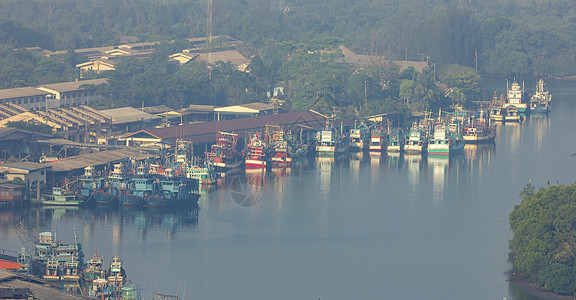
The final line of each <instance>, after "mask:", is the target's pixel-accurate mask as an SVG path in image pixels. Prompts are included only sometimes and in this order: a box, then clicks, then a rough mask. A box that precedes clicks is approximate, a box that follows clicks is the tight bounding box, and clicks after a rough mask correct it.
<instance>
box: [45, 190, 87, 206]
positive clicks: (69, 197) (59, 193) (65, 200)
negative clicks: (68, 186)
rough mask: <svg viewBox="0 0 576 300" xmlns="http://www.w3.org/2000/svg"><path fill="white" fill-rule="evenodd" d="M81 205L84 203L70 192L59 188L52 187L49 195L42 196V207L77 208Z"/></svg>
mask: <svg viewBox="0 0 576 300" xmlns="http://www.w3.org/2000/svg"><path fill="white" fill-rule="evenodd" d="M82 203H84V201H82V200H78V199H76V195H75V194H74V193H73V192H72V191H68V190H63V189H62V188H61V187H56V186H55V187H53V188H52V194H51V195H42V204H44V205H58V206H78V205H80V204H82Z"/></svg>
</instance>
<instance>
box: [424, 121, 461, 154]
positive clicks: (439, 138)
mask: <svg viewBox="0 0 576 300" xmlns="http://www.w3.org/2000/svg"><path fill="white" fill-rule="evenodd" d="M465 143H466V142H465V141H464V139H463V138H462V137H460V136H458V134H456V133H454V132H452V131H451V130H449V128H448V127H447V126H446V125H445V124H442V123H441V124H438V125H436V126H434V133H433V135H432V137H431V138H430V141H429V143H428V154H429V155H440V156H449V155H452V154H456V153H461V152H463V151H464V145H465Z"/></svg>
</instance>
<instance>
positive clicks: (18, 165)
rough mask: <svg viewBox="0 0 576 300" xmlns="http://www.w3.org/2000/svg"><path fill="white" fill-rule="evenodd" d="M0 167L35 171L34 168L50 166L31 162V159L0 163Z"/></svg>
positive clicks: (39, 168)
mask: <svg viewBox="0 0 576 300" xmlns="http://www.w3.org/2000/svg"><path fill="white" fill-rule="evenodd" d="M1 167H8V168H14V169H22V170H27V171H35V170H41V169H46V168H50V166H49V165H46V164H41V163H36V162H31V161H24V162H15V163H6V164H0V168H1Z"/></svg>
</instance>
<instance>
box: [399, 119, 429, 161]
mask: <svg viewBox="0 0 576 300" xmlns="http://www.w3.org/2000/svg"><path fill="white" fill-rule="evenodd" d="M426 151H428V135H427V133H426V130H425V129H424V128H422V127H420V126H418V124H417V123H412V127H410V131H409V132H408V136H407V137H406V140H405V143H404V152H405V153H420V154H421V153H426Z"/></svg>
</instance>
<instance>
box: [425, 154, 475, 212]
mask: <svg viewBox="0 0 576 300" xmlns="http://www.w3.org/2000/svg"><path fill="white" fill-rule="evenodd" d="M465 157H466V156H465V154H464V153H460V154H457V155H453V156H450V157H437V156H428V157H427V159H426V160H427V161H428V169H429V170H430V174H431V175H432V194H433V196H432V202H433V203H434V205H439V206H442V205H443V204H444V199H445V195H444V193H445V192H446V191H445V189H446V187H447V186H451V187H455V186H457V185H458V177H459V175H460V174H459V173H460V163H461V162H462V161H463V160H464V158H465ZM451 181H454V182H451ZM450 192H457V191H456V190H453V191H450Z"/></svg>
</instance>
